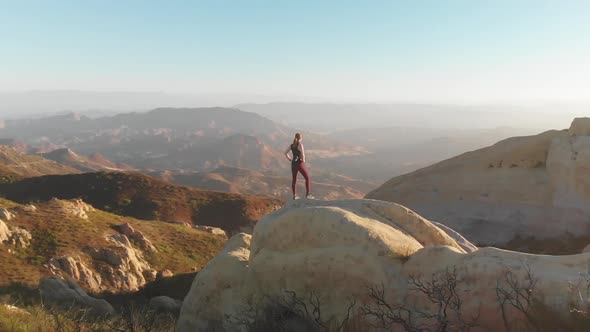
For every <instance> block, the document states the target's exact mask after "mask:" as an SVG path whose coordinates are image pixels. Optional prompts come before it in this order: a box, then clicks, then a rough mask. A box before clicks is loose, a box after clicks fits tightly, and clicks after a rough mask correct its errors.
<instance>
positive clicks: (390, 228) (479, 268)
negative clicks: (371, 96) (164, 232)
mask: <svg viewBox="0 0 590 332" xmlns="http://www.w3.org/2000/svg"><path fill="white" fill-rule="evenodd" d="M464 247H465V244H463V245H459V244H458V243H457V242H456V241H455V239H453V237H451V236H449V235H448V234H447V232H445V231H444V230H442V229H441V228H439V227H437V226H436V225H434V224H433V223H431V222H429V221H428V220H426V219H424V218H422V217H420V216H419V215H417V214H415V213H413V212H412V211H411V210H408V209H406V208H404V207H403V206H400V205H396V204H392V203H386V202H380V201H372V200H351V201H336V202H321V201H306V200H301V201H295V202H292V203H290V204H288V205H287V206H286V207H285V208H283V209H281V210H279V211H276V212H274V213H271V214H270V215H268V216H266V217H265V218H264V219H263V220H261V221H260V222H259V223H258V224H257V225H256V227H255V229H254V234H253V236H252V237H250V236H249V235H246V234H238V235H236V236H234V237H232V238H231V239H230V240H229V241H228V243H227V245H226V247H225V248H224V250H223V251H222V252H221V253H220V254H218V255H217V256H216V257H215V258H214V259H213V260H211V262H210V263H209V264H208V265H207V267H206V268H204V269H203V270H202V271H200V272H199V274H198V275H197V276H196V278H195V280H194V282H193V284H192V287H191V290H190V292H189V294H188V295H187V296H186V298H185V300H184V302H183V306H182V310H181V314H180V317H179V321H178V326H177V328H178V331H181V332H182V331H207V330H214V329H216V328H217V329H219V328H223V329H224V330H225V331H239V330H240V329H241V327H240V326H238V325H236V318H237V317H240V315H241V314H243V313H244V308H246V307H248V305H249V304H251V303H255V301H256V299H258V298H260V297H262V296H270V297H273V296H283V295H284V294H285V291H293V292H295V293H296V294H299V295H300V296H301V298H306V297H307V296H308V295H309V294H310V291H313V292H316V293H319V294H320V295H321V298H322V315H323V317H325V318H326V319H329V318H334V319H342V318H343V316H342V315H344V314H345V313H346V312H347V307H348V304H349V303H350V302H349V299H350V298H355V299H356V300H357V305H358V306H362V305H370V304H372V302H371V299H370V298H369V297H368V296H367V285H375V286H377V285H385V288H384V291H385V293H384V294H385V298H386V300H387V301H389V303H390V304H392V305H402V304H403V305H406V306H407V308H409V309H422V310H424V308H425V307H424V306H425V304H426V303H427V299H426V298H425V297H424V296H423V295H420V294H418V293H416V292H414V291H412V290H411V287H410V284H409V280H411V278H412V277H416V276H433V275H436V274H438V273H442V272H445V271H448V269H449V268H451V269H455V270H456V271H458V274H459V275H460V278H461V280H462V281H461V282H460V283H459V284H458V289H457V292H458V293H459V294H461V299H462V301H463V302H462V309H461V314H462V315H464V317H472V315H474V316H476V315H477V314H478V313H479V315H480V316H481V319H480V323H481V324H485V325H484V326H487V327H488V328H490V329H491V330H494V331H502V330H503V326H502V319H501V317H500V310H499V307H498V301H497V298H496V296H497V295H496V292H495V288H494V286H495V285H496V283H497V282H499V281H501V280H502V277H503V276H504V275H505V273H506V272H507V271H513V272H514V273H515V276H517V277H518V278H524V274H525V273H524V272H525V270H526V269H525V268H524V267H525V266H526V267H527V268H530V271H531V272H532V274H533V275H534V276H535V278H536V279H537V280H538V283H537V286H536V287H537V290H538V291H539V292H541V293H542V294H543V297H542V299H543V301H545V303H546V304H547V305H548V306H550V307H552V308H554V309H555V310H562V311H563V313H564V314H566V313H567V312H568V310H569V305H570V303H571V301H572V298H571V294H572V293H571V284H570V283H569V282H568V281H574V282H575V279H576V278H579V276H580V273H581V272H585V271H587V264H588V261H590V253H589V254H580V255H574V256H555V257H553V256H543V255H530V254H522V253H517V252H510V251H505V250H499V249H495V248H483V249H479V250H476V251H472V252H467V250H465V249H463V248H464ZM358 306H357V308H358ZM507 310H508V314H511V317H516V319H517V318H518V317H519V316H517V315H514V316H512V314H513V312H511V310H510V309H507Z"/></svg>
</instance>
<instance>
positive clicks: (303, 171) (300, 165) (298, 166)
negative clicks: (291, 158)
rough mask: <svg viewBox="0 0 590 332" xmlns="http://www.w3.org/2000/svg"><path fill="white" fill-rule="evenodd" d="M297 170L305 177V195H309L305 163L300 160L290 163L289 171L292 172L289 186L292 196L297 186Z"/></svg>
mask: <svg viewBox="0 0 590 332" xmlns="http://www.w3.org/2000/svg"><path fill="white" fill-rule="evenodd" d="M297 172H299V173H301V175H303V177H304V178H305V190H306V195H309V175H308V174H307V169H305V164H304V163H301V162H295V163H292V164H291V173H292V174H293V182H291V188H292V189H293V196H295V193H296V188H297Z"/></svg>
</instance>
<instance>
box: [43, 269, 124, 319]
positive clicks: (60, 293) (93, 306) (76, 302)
mask: <svg viewBox="0 0 590 332" xmlns="http://www.w3.org/2000/svg"><path fill="white" fill-rule="evenodd" d="M39 291H40V293H41V298H42V300H43V304H44V305H47V306H57V307H60V308H63V309H70V308H81V309H89V311H90V314H92V315H98V316H102V315H108V314H112V313H114V312H115V310H114V308H113V307H112V306H111V305H110V304H109V303H108V302H107V301H105V300H102V299H96V298H93V297H91V296H88V294H86V292H85V291H84V290H83V289H82V288H80V287H79V286H78V285H77V284H76V283H75V282H74V281H73V280H72V279H68V280H66V281H65V282H64V281H63V280H61V279H60V278H58V277H49V278H46V279H42V280H41V283H40V284H39Z"/></svg>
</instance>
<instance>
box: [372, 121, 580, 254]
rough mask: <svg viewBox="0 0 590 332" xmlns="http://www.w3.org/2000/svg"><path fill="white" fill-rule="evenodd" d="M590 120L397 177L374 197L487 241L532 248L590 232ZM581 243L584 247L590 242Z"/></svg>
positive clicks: (482, 242)
mask: <svg viewBox="0 0 590 332" xmlns="http://www.w3.org/2000/svg"><path fill="white" fill-rule="evenodd" d="M589 167H590V121H589V119H583V118H581V119H575V120H574V121H573V123H572V125H571V128H570V129H569V130H562V131H556V130H554V131H548V132H545V133H542V134H539V135H536V136H525V137H515V138H510V139H507V140H504V141H501V142H499V143H497V144H495V145H493V146H490V147H488V148H484V149H481V150H477V151H473V152H469V153H465V154H463V155H460V156H458V157H455V158H452V159H449V160H445V161H443V162H440V163H438V164H435V165H432V166H430V167H427V168H424V169H421V170H418V171H416V172H413V173H410V174H407V175H403V176H400V177H396V178H393V179H391V180H389V181H388V182H386V183H385V184H383V185H382V186H381V187H379V188H378V189H376V190H374V191H373V192H371V193H369V194H368V195H367V198H374V199H380V200H387V201H394V202H398V203H400V204H404V205H406V206H408V207H410V208H412V209H414V210H415V211H417V212H419V213H421V214H423V215H424V216H426V217H428V218H430V219H433V220H437V221H440V222H442V223H444V224H446V225H448V226H451V227H453V228H454V229H456V230H458V231H459V232H460V233H462V234H463V235H465V236H466V237H467V238H468V239H470V240H472V241H474V242H477V243H480V244H494V245H503V246H508V247H515V248H519V249H522V250H527V247H529V245H528V244H527V241H529V242H531V241H533V242H534V241H535V240H539V239H549V240H550V239H564V241H565V242H564V244H565V247H562V248H561V249H566V251H563V250H562V251H561V252H560V253H567V252H569V253H573V252H579V250H581V248H578V247H569V248H567V242H571V240H572V239H573V238H575V237H580V236H583V237H584V238H586V239H587V238H588V235H589V234H590V228H589V226H590V204H588V203H589V202H590V191H589V188H590V183H589V182H588V181H589V180H588V175H589V173H588V169H589ZM584 243H585V241H578V242H577V245H578V246H580V245H581V246H582V248H583V245H584Z"/></svg>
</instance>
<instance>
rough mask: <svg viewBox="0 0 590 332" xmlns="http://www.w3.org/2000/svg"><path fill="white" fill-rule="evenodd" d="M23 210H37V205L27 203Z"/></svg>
mask: <svg viewBox="0 0 590 332" xmlns="http://www.w3.org/2000/svg"><path fill="white" fill-rule="evenodd" d="M23 211H25V212H36V211H37V207H36V206H35V205H33V204H27V205H25V206H23Z"/></svg>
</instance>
